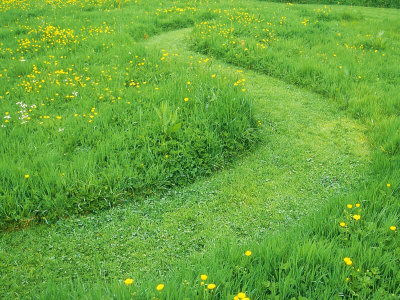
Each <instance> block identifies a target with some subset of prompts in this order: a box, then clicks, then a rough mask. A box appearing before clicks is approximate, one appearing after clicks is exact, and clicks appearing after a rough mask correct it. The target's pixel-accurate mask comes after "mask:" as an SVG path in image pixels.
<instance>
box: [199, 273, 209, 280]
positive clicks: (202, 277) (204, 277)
mask: <svg viewBox="0 0 400 300" xmlns="http://www.w3.org/2000/svg"><path fill="white" fill-rule="evenodd" d="M200 278H201V280H203V281H206V280H207V278H208V277H207V275H206V274H203V275H200Z"/></svg>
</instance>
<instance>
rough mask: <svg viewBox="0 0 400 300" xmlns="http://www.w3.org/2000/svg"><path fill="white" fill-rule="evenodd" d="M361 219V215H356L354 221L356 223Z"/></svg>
mask: <svg viewBox="0 0 400 300" xmlns="http://www.w3.org/2000/svg"><path fill="white" fill-rule="evenodd" d="M360 218H361V216H360V215H354V216H353V219H354V220H356V221H358V220H360Z"/></svg>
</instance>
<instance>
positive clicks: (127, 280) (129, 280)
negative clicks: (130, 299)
mask: <svg viewBox="0 0 400 300" xmlns="http://www.w3.org/2000/svg"><path fill="white" fill-rule="evenodd" d="M124 283H125V284H126V285H130V284H132V283H133V279H132V278H127V279H125V280H124Z"/></svg>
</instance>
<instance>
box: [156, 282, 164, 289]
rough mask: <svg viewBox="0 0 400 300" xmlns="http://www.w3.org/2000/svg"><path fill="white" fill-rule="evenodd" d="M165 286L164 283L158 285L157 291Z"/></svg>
mask: <svg viewBox="0 0 400 300" xmlns="http://www.w3.org/2000/svg"><path fill="white" fill-rule="evenodd" d="M163 288H164V285H163V284H162V283H161V284H159V285H157V287H156V289H157V291H162V290H163Z"/></svg>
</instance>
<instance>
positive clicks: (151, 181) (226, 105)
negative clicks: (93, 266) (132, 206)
mask: <svg viewBox="0 0 400 300" xmlns="http://www.w3.org/2000/svg"><path fill="white" fill-rule="evenodd" d="M12 3H13V2H12ZM26 3H27V4H29V6H28V7H27V8H25V9H11V8H10V10H7V11H6V12H5V10H6V9H5V8H4V7H3V10H4V11H3V12H2V14H3V15H5V16H6V19H4V20H2V23H3V26H2V31H3V33H4V34H3V35H4V36H5V34H6V32H7V33H8V34H9V33H12V32H15V35H8V36H7V37H8V38H7V39H6V40H3V44H2V48H1V53H2V57H1V64H2V66H3V67H4V68H3V69H2V71H1V75H2V76H1V78H0V80H1V84H0V95H1V96H0V97H1V99H0V101H1V114H2V124H1V128H0V139H1V140H2V141H3V142H2V144H1V148H0V153H1V167H0V178H1V179H0V180H1V188H0V203H1V209H0V219H1V223H2V226H3V227H4V226H6V224H7V223H10V224H11V226H14V224H15V223H16V222H20V223H21V225H22V226H24V225H25V224H26V223H30V222H32V221H35V222H37V221H39V220H45V221H46V222H49V221H52V220H54V219H56V218H58V217H60V216H65V215H71V214H80V213H86V212H92V211H96V210H99V209H103V208H107V207H112V206H114V205H115V204H121V203H122V202H126V201H132V198H135V197H137V196H140V195H148V194H151V193H153V192H160V191H163V190H165V189H168V188H170V187H172V186H174V185H182V184H187V183H189V182H192V181H193V179H194V178H195V177H198V176H204V175H209V174H210V173H212V172H214V171H215V170H217V169H220V168H222V167H223V165H224V164H226V163H227V162H229V161H231V160H232V158H233V157H234V156H235V155H236V154H238V153H240V152H241V151H243V150H244V149H246V148H248V147H249V146H250V144H252V143H253V142H254V140H255V139H256V136H255V132H254V128H255V127H256V126H257V125H256V121H255V120H254V119H253V116H252V112H251V110H252V108H251V100H250V99H249V98H248V97H247V96H246V95H245V93H243V92H242V91H241V88H240V87H239V86H238V87H233V88H232V86H233V84H234V83H235V82H236V81H238V80H240V78H241V77H240V74H237V75H235V76H224V77H223V78H222V77H220V76H219V77H215V74H211V73H210V72H209V71H208V64H209V62H208V60H205V61H204V62H203V63H202V64H198V63H197V62H196V63H194V62H190V61H188V62H187V63H186V64H185V65H183V64H177V63H176V54H175V53H169V52H167V51H165V50H163V49H145V48H144V47H143V46H142V45H137V44H136V40H145V39H147V38H148V36H151V35H152V34H154V33H156V32H157V31H162V30H168V29H170V28H175V27H181V26H188V25H190V24H191V22H193V19H195V18H202V17H203V15H202V11H203V12H204V13H208V12H209V11H208V9H207V8H205V7H202V6H201V5H198V6H200V11H198V10H197V8H196V6H194V7H189V6H187V5H185V6H182V7H181V6H176V5H179V2H165V3H164V4H163V3H161V5H160V4H159V3H148V2H146V4H143V5H142V3H141V2H140V3H139V2H137V1H136V2H133V3H131V2H126V3H125V2H121V4H122V5H124V6H125V5H130V9H129V10H128V8H127V10H122V9H119V8H118V7H115V5H114V4H113V2H107V1H105V2H98V5H97V4H96V3H97V2H94V3H91V2H90V3H80V2H72V3H71V4H65V3H64V2H55V3H50V2H49V3H42V2H36V1H30V2H26ZM17 4H18V5H21V3H19V2H17ZM17 4H16V5H17ZM78 4H82V7H83V8H81V6H80V5H78ZM3 5H5V4H4V3H3ZM56 5H60V6H61V7H57V6H56ZM53 6H56V7H53ZM86 8H91V9H86ZM137 8H138V9H139V11H137V10H136V9H137ZM20 14H22V15H20ZM104 14H106V18H104ZM135 14H136V15H135ZM170 15H172V16H170ZM198 15H200V16H198ZM135 16H136V17H137V18H135ZM76 18H77V19H78V20H79V21H76ZM132 20H133V21H132ZM148 24H151V26H148ZM213 76H214V77H213Z"/></svg>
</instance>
